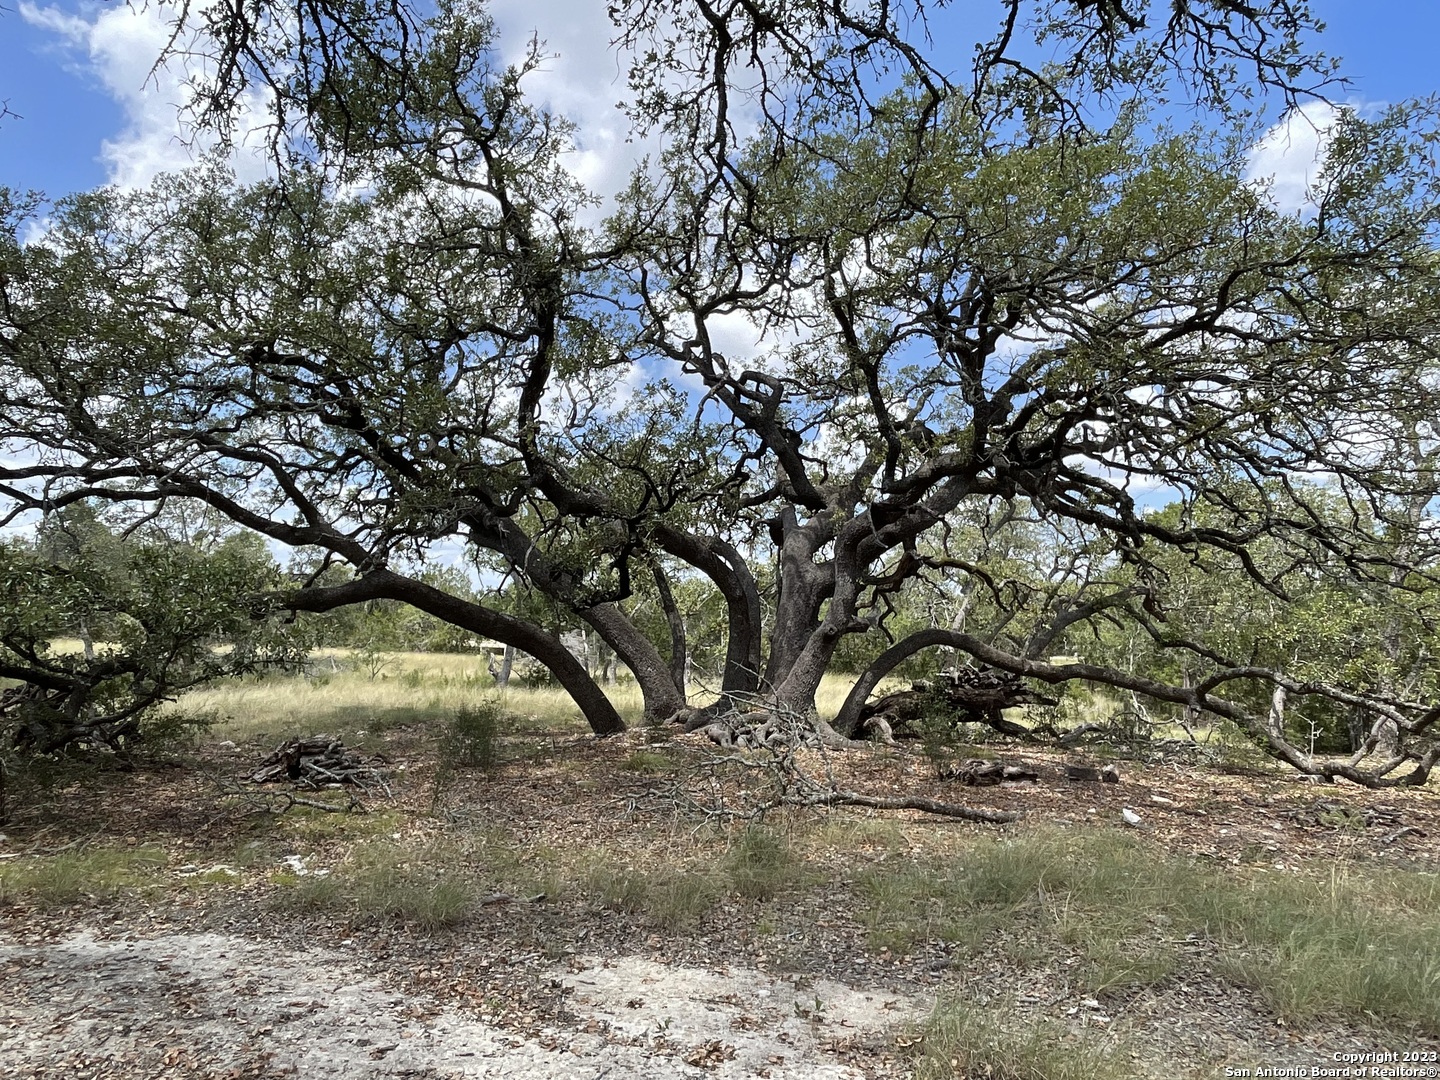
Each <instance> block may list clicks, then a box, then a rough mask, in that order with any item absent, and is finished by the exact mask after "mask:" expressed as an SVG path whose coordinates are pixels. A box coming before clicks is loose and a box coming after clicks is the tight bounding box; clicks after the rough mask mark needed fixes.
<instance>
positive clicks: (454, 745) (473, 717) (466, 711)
mask: <svg viewBox="0 0 1440 1080" xmlns="http://www.w3.org/2000/svg"><path fill="white" fill-rule="evenodd" d="M504 719H505V712H504V710H503V709H502V708H501V707H500V703H499V702H498V701H491V700H487V701H482V702H481V703H480V704H479V705H476V706H473V707H465V708H462V709H460V711H459V712H457V713H456V714H455V717H454V719H452V720H451V721H450V723H449V724H448V725H447V726H446V729H445V737H444V739H443V741H442V745H441V748H440V749H441V753H442V754H443V755H444V759H445V761H447V762H448V763H449V764H452V765H456V766H459V767H461V768H467V769H480V770H481V771H482V772H489V771H490V770H491V769H493V768H495V766H496V765H498V764H499V763H500V734H501V730H502V728H503V726H504Z"/></svg>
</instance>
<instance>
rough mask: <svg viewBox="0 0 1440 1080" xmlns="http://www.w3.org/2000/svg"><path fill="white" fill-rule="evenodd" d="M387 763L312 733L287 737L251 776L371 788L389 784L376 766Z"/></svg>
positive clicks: (261, 780) (255, 781)
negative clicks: (305, 735) (297, 736)
mask: <svg viewBox="0 0 1440 1080" xmlns="http://www.w3.org/2000/svg"><path fill="white" fill-rule="evenodd" d="M380 764H388V762H387V761H386V759H385V758H383V757H380V756H377V757H372V758H362V757H361V756H360V755H359V754H357V753H355V752H354V751H353V750H350V749H348V748H347V747H346V746H345V744H344V743H343V742H341V741H340V740H339V739H332V738H331V737H330V736H328V735H312V736H310V737H308V738H295V739H287V740H286V741H285V742H283V743H281V744H280V745H279V746H278V747H276V748H275V750H274V751H273V752H272V753H271V754H270V755H269V756H267V757H266V758H265V760H263V761H262V762H260V766H259V768H257V769H256V770H255V771H254V772H252V773H251V774H250V776H249V780H250V783H252V784H272V783H277V782H279V781H282V780H288V781H290V782H291V783H294V784H297V785H299V786H302V787H309V788H322V787H340V786H343V785H346V784H353V785H354V786H356V787H359V788H365V789H368V788H370V787H371V786H376V787H380V788H382V789H384V790H385V791H386V792H387V794H388V792H389V788H388V786H387V785H386V783H385V778H384V776H383V775H382V774H381V772H380V770H379V769H378V768H377V766H378V765H380Z"/></svg>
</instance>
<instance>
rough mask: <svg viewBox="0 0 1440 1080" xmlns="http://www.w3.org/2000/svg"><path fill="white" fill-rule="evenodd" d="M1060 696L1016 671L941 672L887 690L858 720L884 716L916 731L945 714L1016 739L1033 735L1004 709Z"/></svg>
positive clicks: (958, 721)
mask: <svg viewBox="0 0 1440 1080" xmlns="http://www.w3.org/2000/svg"><path fill="white" fill-rule="evenodd" d="M1057 703H1058V699H1057V698H1054V697H1051V696H1049V695H1048V694H1044V693H1041V692H1040V691H1038V690H1033V689H1031V688H1030V687H1029V686H1028V685H1026V683H1025V681H1024V680H1023V679H1021V678H1020V676H1018V675H1014V674H1011V673H1010V672H1007V671H996V670H993V669H989V668H984V669H981V668H968V667H967V668H959V669H957V670H953V671H945V672H941V673H940V675H939V676H938V677H937V678H936V679H935V680H933V681H920V682H916V683H914V684H913V685H912V686H911V688H910V689H909V690H901V691H897V692H896V693H893V694H886V695H885V696H884V697H882V698H878V699H876V700H875V701H872V702H870V703H869V704H867V705H866V706H865V707H864V708H863V709H861V710H860V720H861V723H864V722H865V721H867V720H869V719H870V718H871V717H875V716H882V717H885V718H887V719H888V720H889V721H890V722H891V723H892V724H894V725H896V726H899V727H901V728H902V730H904V729H908V731H909V732H911V733H914V729H915V727H916V725H917V723H919V722H920V721H923V720H925V719H927V718H928V717H932V716H935V715H936V714H937V713H939V714H941V715H942V716H943V715H946V714H948V718H949V720H950V722H951V723H952V724H962V723H972V724H983V725H985V726H987V727H990V728H993V729H994V730H995V731H998V732H1000V734H1002V735H1007V736H1009V737H1011V738H1015V739H1034V738H1035V735H1034V733H1033V732H1031V731H1030V729H1029V728H1027V727H1025V726H1024V725H1023V724H1017V723H1015V722H1014V721H1013V720H1007V719H1005V716H1004V710H1006V709H1013V708H1018V707H1019V706H1021V705H1055V704H1057Z"/></svg>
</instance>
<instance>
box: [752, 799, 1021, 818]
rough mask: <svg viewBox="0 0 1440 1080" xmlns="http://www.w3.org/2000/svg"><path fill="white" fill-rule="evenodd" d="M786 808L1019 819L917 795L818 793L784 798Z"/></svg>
mask: <svg viewBox="0 0 1440 1080" xmlns="http://www.w3.org/2000/svg"><path fill="white" fill-rule="evenodd" d="M781 802H782V803H783V804H784V805H786V806H864V807H867V808H869V809H871V810H921V811H924V812H925V813H927V814H939V815H940V816H941V817H949V818H959V819H960V820H961V821H979V822H983V823H984V824H987V825H1004V824H1006V823H1007V822H1011V821H1019V820H1020V817H1021V815H1020V814H1019V813H1016V812H1012V811H1009V810H976V809H973V808H972V807H969V806H956V805H955V804H954V803H944V802H938V801H936V800H935V799H927V798H925V797H924V796H921V795H902V796H898V797H893V798H882V797H880V796H878V795H861V794H859V793H857V792H854V791H822V792H817V793H815V794H813V795H787V796H786V797H785V798H783V799H782V800H781Z"/></svg>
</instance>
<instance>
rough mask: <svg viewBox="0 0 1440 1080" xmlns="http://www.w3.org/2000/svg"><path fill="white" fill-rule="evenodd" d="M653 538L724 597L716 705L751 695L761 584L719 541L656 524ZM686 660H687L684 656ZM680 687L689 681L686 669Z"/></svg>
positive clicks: (755, 683)
mask: <svg viewBox="0 0 1440 1080" xmlns="http://www.w3.org/2000/svg"><path fill="white" fill-rule="evenodd" d="M655 540H656V542H657V543H658V544H659V545H660V547H661V548H662V549H663V550H664V551H665V552H666V553H668V554H670V555H673V556H675V557H676V558H677V559H681V560H683V561H684V562H686V563H688V564H689V565H691V566H693V567H695V569H697V570H699V571H700V572H701V573H702V574H704V575H705V576H706V577H708V578H709V579H710V581H711V582H712V583H713V584H714V586H715V588H716V589H718V590H719V591H720V595H721V596H722V597H724V598H725V620H726V647H725V668H724V670H723V671H722V672H721V676H720V701H719V702H718V703H717V706H718V707H720V708H729V707H730V706H732V705H733V704H735V703H736V701H737V699H746V698H749V697H751V696H752V695H754V693H755V692H756V691H757V690H759V689H760V658H761V655H762V654H763V652H764V649H763V647H762V646H763V635H764V629H763V626H762V622H761V607H762V605H761V603H760V586H759V585H758V584H757V583H756V581H755V575H754V574H752V573H751V572H750V567H749V566H748V565H746V563H745V559H744V557H743V556H742V555H741V554H740V553H739V552H738V551H737V550H736V549H735V547H734V546H733V545H731V544H729V543H727V542H725V541H724V540H719V539H716V538H714V537H707V538H704V539H702V538H699V537H695V536H692V535H690V534H689V533H685V532H681V531H680V530H678V529H674V528H671V527H669V526H663V525H662V526H660V527H659V528H657V529H656V531H655ZM686 661H687V664H688V661H689V657H688V656H687V657H686ZM684 685H685V686H689V685H690V679H689V675H688V673H687V675H686V678H685V683H684Z"/></svg>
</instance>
